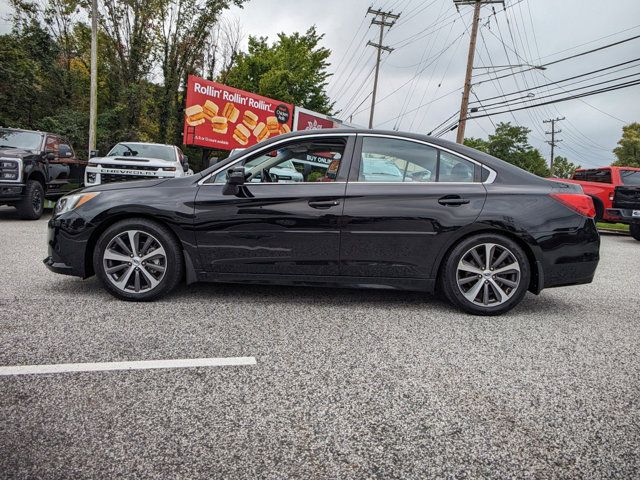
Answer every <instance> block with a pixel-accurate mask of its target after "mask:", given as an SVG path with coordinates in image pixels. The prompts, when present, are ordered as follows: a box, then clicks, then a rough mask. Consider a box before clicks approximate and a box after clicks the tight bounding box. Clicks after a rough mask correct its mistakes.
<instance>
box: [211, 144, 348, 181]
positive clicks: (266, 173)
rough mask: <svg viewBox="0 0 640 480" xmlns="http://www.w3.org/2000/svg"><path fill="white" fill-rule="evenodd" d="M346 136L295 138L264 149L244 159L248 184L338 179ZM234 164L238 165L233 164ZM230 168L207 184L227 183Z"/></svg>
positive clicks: (243, 163)
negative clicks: (276, 146) (274, 147)
mask: <svg viewBox="0 0 640 480" xmlns="http://www.w3.org/2000/svg"><path fill="white" fill-rule="evenodd" d="M346 144H347V142H346V139H345V138H342V137H338V138H322V139H308V140H303V141H300V140H299V141H293V142H291V143H287V144H285V145H283V146H278V148H277V149H274V150H270V151H266V152H265V151H264V150H263V151H262V152H261V153H259V154H257V155H254V156H252V157H249V158H247V159H246V160H244V161H243V162H242V165H244V167H245V171H246V176H247V180H246V181H247V183H296V182H335V181H336V179H337V177H338V171H339V169H340V166H341V165H342V159H343V157H344V150H345V147H346ZM233 166H238V164H234V165H233ZM226 180H227V169H225V170H223V171H221V172H219V173H218V174H216V175H215V176H214V177H212V178H211V180H210V181H209V182H208V183H225V182H226Z"/></svg>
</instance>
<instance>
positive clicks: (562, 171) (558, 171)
mask: <svg viewBox="0 0 640 480" xmlns="http://www.w3.org/2000/svg"><path fill="white" fill-rule="evenodd" d="M578 168H580V165H576V164H575V163H571V162H570V161H569V160H568V159H567V157H561V156H557V157H556V158H554V160H553V168H552V169H551V176H553V177H556V178H571V177H572V176H573V174H574V173H575V171H576V170H577V169H578Z"/></svg>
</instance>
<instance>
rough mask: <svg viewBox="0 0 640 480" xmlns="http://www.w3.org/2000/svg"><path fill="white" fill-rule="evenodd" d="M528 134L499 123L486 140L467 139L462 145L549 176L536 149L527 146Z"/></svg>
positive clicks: (545, 164) (528, 131)
mask: <svg viewBox="0 0 640 480" xmlns="http://www.w3.org/2000/svg"><path fill="white" fill-rule="evenodd" d="M530 132H531V130H529V129H528V128H526V127H520V126H513V125H511V124H510V123H508V122H507V123H499V124H498V125H497V126H496V131H495V133H494V134H493V135H489V138H488V139H487V140H484V139H481V138H467V139H465V141H464V144H465V145H467V146H469V147H473V148H476V149H478V150H480V151H483V152H485V153H488V154H489V155H493V156H494V157H497V158H499V159H501V160H504V161H505V162H509V163H511V164H513V165H515V166H517V167H520V168H522V169H524V170H528V171H529V172H531V173H534V174H536V175H539V176H541V177H546V176H549V167H548V166H547V162H546V161H545V159H544V158H543V157H542V155H541V154H540V152H539V151H538V150H537V149H536V148H533V147H532V146H531V145H529V139H528V136H529V133H530Z"/></svg>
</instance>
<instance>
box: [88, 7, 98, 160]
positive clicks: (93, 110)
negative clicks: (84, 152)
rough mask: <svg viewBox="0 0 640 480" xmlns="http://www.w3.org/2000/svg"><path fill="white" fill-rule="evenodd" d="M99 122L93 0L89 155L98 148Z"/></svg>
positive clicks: (95, 25)
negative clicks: (97, 132) (97, 130)
mask: <svg viewBox="0 0 640 480" xmlns="http://www.w3.org/2000/svg"><path fill="white" fill-rule="evenodd" d="M97 123H98V0H91V87H90V89H89V157H91V152H92V151H94V150H95V149H96V127H97Z"/></svg>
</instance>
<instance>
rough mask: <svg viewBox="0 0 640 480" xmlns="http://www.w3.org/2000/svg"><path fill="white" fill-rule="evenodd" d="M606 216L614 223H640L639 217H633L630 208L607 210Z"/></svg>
mask: <svg viewBox="0 0 640 480" xmlns="http://www.w3.org/2000/svg"><path fill="white" fill-rule="evenodd" d="M636 211H638V210H636ZM607 216H609V217H610V218H611V219H612V220H614V221H616V222H621V223H640V217H634V216H633V210H632V209H631V208H607Z"/></svg>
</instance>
